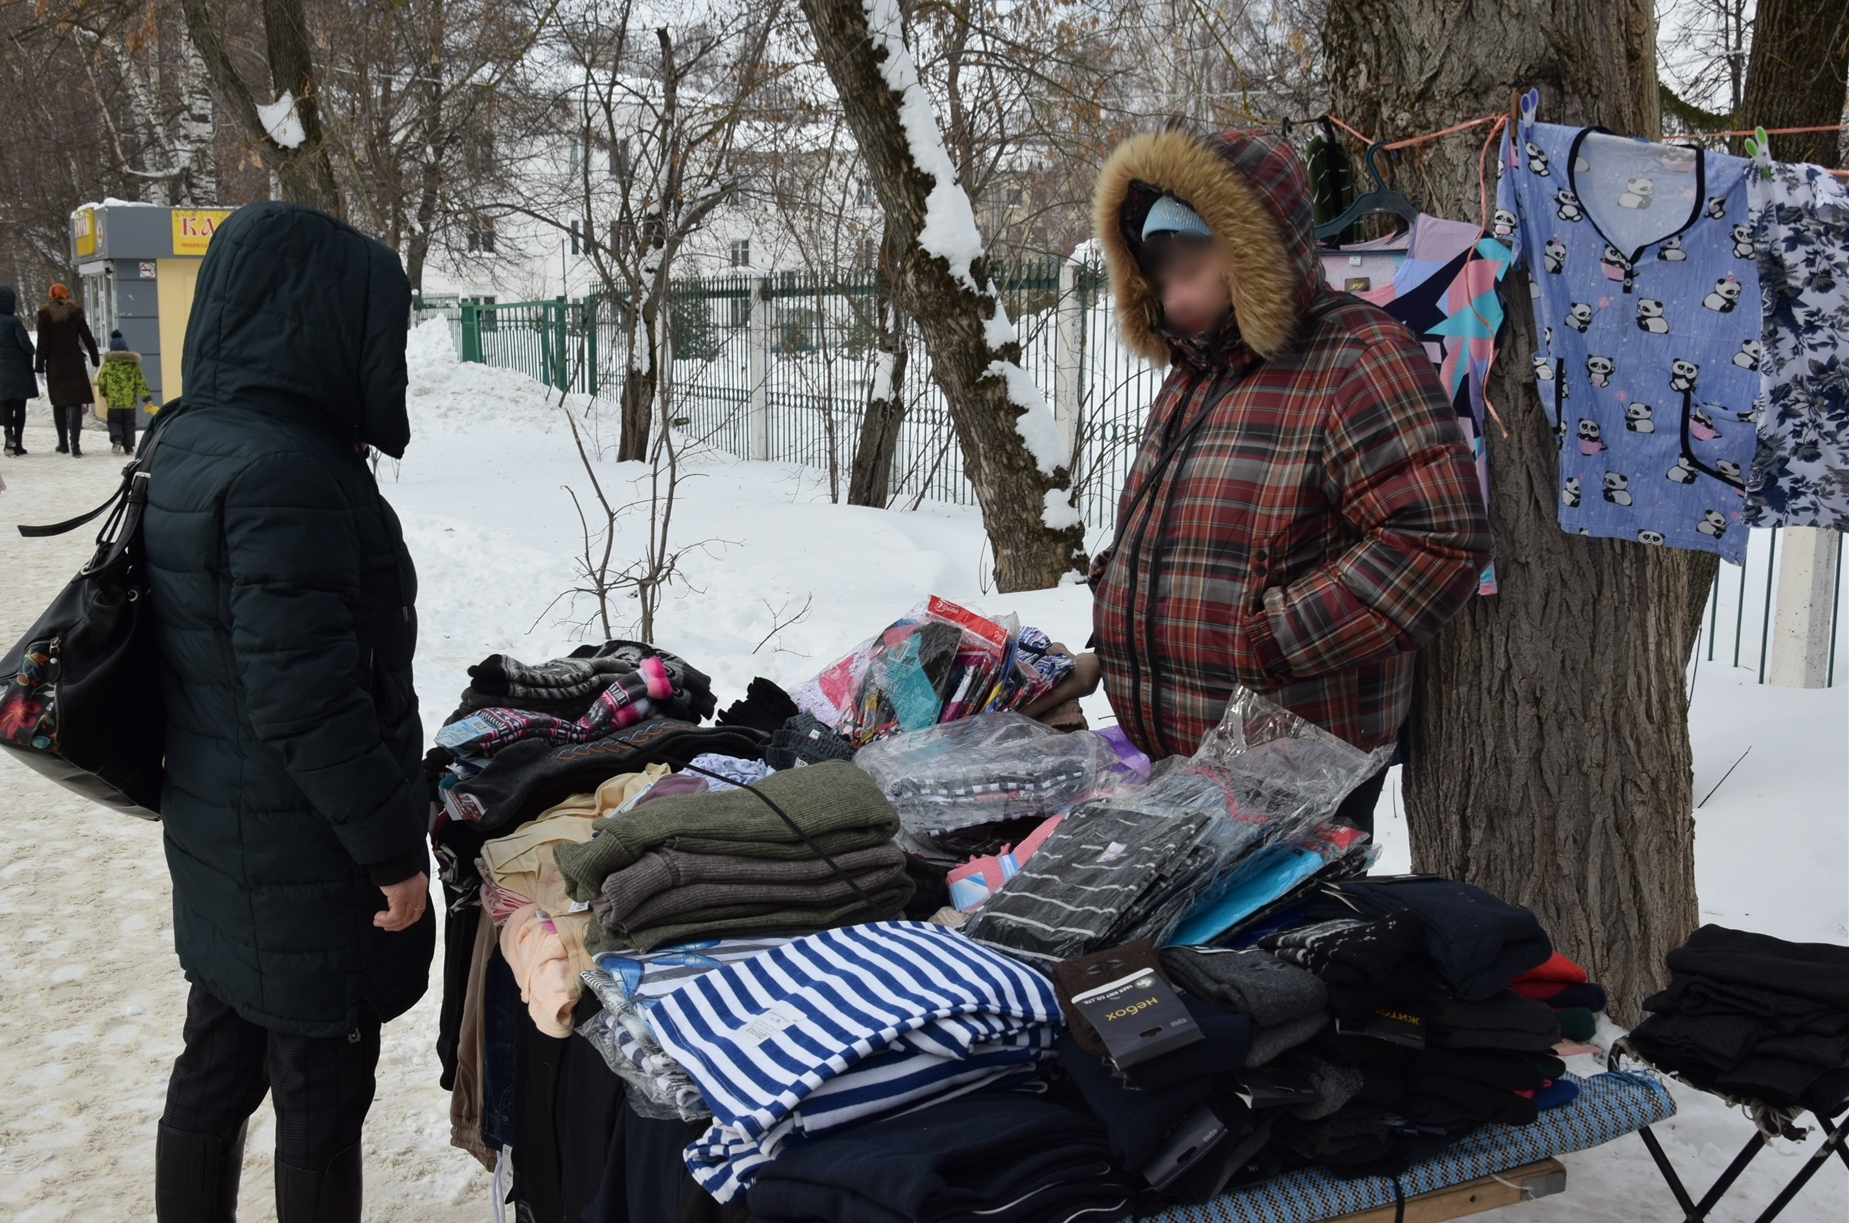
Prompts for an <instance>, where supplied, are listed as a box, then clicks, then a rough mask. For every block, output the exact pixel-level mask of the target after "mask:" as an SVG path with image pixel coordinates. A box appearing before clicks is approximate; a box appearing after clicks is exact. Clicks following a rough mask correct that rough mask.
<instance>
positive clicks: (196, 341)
mask: <svg viewBox="0 0 1849 1223" xmlns="http://www.w3.org/2000/svg"><path fill="white" fill-rule="evenodd" d="M410 318H411V284H410V281H408V280H407V279H406V278H405V274H404V268H403V266H402V265H400V263H399V261H398V256H397V255H396V254H394V253H393V252H392V251H391V250H390V249H389V248H387V247H385V246H382V245H381V244H379V243H378V242H375V241H373V240H372V239H371V238H368V237H367V236H366V235H364V234H362V233H360V231H359V230H357V229H354V228H353V227H352V226H350V225H347V224H344V223H343V222H340V221H337V220H335V219H334V218H333V217H330V216H328V215H327V214H326V213H323V212H318V211H316V210H315V209H313V208H305V207H303V206H301V205H299V204H285V203H281V202H278V201H269V202H266V203H261V204H252V205H249V206H247V207H244V208H240V209H238V210H237V211H236V212H234V213H232V214H231V215H230V216H229V217H227V218H226V219H225V221H224V223H223V224H222V225H220V226H219V227H218V231H217V232H216V233H215V234H214V235H213V236H212V245H211V246H210V247H209V248H208V249H207V251H206V255H205V259H204V260H203V261H202V262H201V263H200V267H199V282H198V286H197V288H196V289H195V291H194V295H193V310H192V314H191V316H190V317H189V319H188V320H187V324H186V347H185V350H184V352H183V354H182V356H181V374H182V376H183V377H184V379H185V383H186V395H185V398H186V402H187V403H188V404H190V405H193V406H195V407H205V406H212V405H215V406H219V407H225V408H235V409H238V410H243V411H258V412H267V413H272V414H277V415H286V416H291V417H296V418H299V419H302V420H309V421H314V422H317V423H320V424H324V425H326V426H327V427H329V428H331V429H333V430H334V431H336V432H337V433H338V434H339V435H340V436H341V437H342V438H345V439H351V440H353V441H356V442H364V443H366V444H367V445H369V446H374V447H377V448H378V449H380V450H382V451H384V452H385V453H386V454H389V455H391V456H392V457H393V458H399V457H402V456H403V454H404V448H405V443H406V442H408V441H409V440H410V438H411V424H410V419H409V418H408V416H407V415H406V413H405V383H406V374H405V355H404V352H405V337H406V334H407V332H408V330H409V328H410Z"/></svg>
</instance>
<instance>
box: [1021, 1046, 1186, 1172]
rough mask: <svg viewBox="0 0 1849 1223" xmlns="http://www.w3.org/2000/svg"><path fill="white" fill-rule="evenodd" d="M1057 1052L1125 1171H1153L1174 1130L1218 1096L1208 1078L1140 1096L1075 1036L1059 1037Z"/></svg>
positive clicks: (1112, 1068)
mask: <svg viewBox="0 0 1849 1223" xmlns="http://www.w3.org/2000/svg"><path fill="white" fill-rule="evenodd" d="M1057 1047H1058V1049H1059V1064H1060V1066H1061V1067H1062V1068H1064V1070H1065V1072H1066V1075H1067V1077H1068V1078H1070V1079H1071V1080H1072V1082H1073V1085H1074V1086H1076V1087H1077V1088H1078V1089H1079V1094H1080V1095H1081V1096H1083V1097H1084V1100H1085V1107H1086V1108H1088V1109H1090V1110H1091V1115H1092V1116H1094V1117H1096V1118H1097V1119H1098V1120H1099V1121H1100V1122H1102V1123H1103V1124H1104V1128H1105V1131H1106V1135H1107V1141H1108V1143H1109V1146H1110V1152H1111V1158H1112V1159H1114V1160H1115V1161H1116V1162H1117V1166H1118V1167H1120V1168H1128V1169H1131V1170H1132V1171H1140V1170H1141V1169H1142V1168H1144V1167H1146V1166H1148V1164H1149V1161H1150V1160H1151V1159H1154V1158H1155V1155H1156V1151H1157V1150H1158V1149H1159V1148H1160V1147H1161V1145H1162V1138H1163V1135H1165V1134H1167V1133H1168V1131H1169V1127H1171V1126H1172V1125H1174V1124H1175V1122H1177V1121H1179V1120H1180V1119H1181V1118H1182V1117H1183V1116H1184V1115H1186V1114H1187V1112H1188V1110H1190V1109H1192V1108H1193V1107H1194V1106H1195V1105H1196V1104H1201V1103H1204V1102H1205V1101H1206V1100H1207V1098H1208V1096H1209V1095H1211V1094H1212V1091H1213V1084H1212V1081H1211V1080H1209V1079H1206V1078H1195V1079H1188V1080H1186V1081H1184V1082H1181V1083H1177V1084H1175V1085H1174V1086H1172V1087H1166V1088H1163V1089H1161V1090H1151V1091H1141V1090H1138V1089H1137V1088H1135V1087H1132V1086H1131V1085H1130V1084H1129V1083H1127V1082H1125V1081H1124V1080H1123V1079H1121V1078H1119V1077H1117V1074H1116V1067H1115V1066H1114V1065H1112V1064H1111V1061H1110V1059H1109V1058H1105V1057H1100V1056H1099V1055H1097V1054H1096V1053H1089V1052H1087V1051H1086V1050H1085V1049H1084V1048H1083V1047H1082V1046H1080V1044H1079V1042H1078V1041H1076V1040H1074V1039H1073V1037H1072V1033H1071V1032H1062V1033H1060V1036H1059V1044H1058V1046H1057Z"/></svg>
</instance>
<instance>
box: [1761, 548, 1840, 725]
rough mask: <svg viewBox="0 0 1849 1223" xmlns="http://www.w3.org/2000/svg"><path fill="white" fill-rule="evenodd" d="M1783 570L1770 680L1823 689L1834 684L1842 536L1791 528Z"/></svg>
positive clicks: (1776, 615)
mask: <svg viewBox="0 0 1849 1223" xmlns="http://www.w3.org/2000/svg"><path fill="white" fill-rule="evenodd" d="M1782 534H1783V535H1784V537H1785V539H1784V542H1785V549H1784V556H1783V558H1782V560H1783V563H1782V564H1781V565H1780V566H1779V570H1778V604H1777V608H1778V610H1777V611H1776V612H1775V613H1774V619H1773V627H1772V667H1771V674H1770V675H1768V676H1767V679H1768V680H1769V681H1770V682H1771V683H1773V684H1776V685H1778V686H1779V687H1781V688H1822V687H1823V686H1824V685H1825V684H1827V683H1828V682H1829V666H1830V641H1831V639H1832V638H1833V637H1834V636H1835V630H1836V625H1835V624H1834V623H1832V621H1833V619H1834V617H1833V616H1832V615H1831V612H1832V610H1833V608H1832V604H1833V603H1834V601H1835V600H1834V595H1835V593H1836V590H1835V586H1836V553H1837V549H1838V548H1840V547H1842V536H1840V535H1838V534H1837V533H1836V532H1835V531H1825V530H1820V529H1818V528H1817V527H1786V528H1785V529H1784V531H1783V532H1782Z"/></svg>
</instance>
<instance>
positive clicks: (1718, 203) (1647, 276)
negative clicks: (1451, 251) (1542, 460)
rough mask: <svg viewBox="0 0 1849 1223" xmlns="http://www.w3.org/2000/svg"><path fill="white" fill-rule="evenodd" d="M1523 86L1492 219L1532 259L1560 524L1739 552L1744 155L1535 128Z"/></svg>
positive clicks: (1749, 304)
mask: <svg viewBox="0 0 1849 1223" xmlns="http://www.w3.org/2000/svg"><path fill="white" fill-rule="evenodd" d="M1532 97H1533V95H1532V94H1531V95H1530V98H1529V99H1525V100H1524V108H1523V110H1522V115H1521V120H1522V121H1521V124H1520V130H1519V131H1518V132H1517V133H1516V137H1515V140H1514V141H1513V142H1509V141H1505V142H1504V145H1503V153H1504V156H1503V168H1502V175H1501V182H1500V183H1499V185H1498V187H1497V205H1498V215H1497V218H1496V220H1497V225H1496V232H1497V233H1498V234H1499V235H1501V234H1503V233H1504V232H1505V231H1507V238H1508V240H1509V242H1510V243H1511V245H1512V247H1513V249H1514V253H1515V259H1516V263H1517V264H1518V265H1522V264H1525V265H1526V266H1527V267H1528V269H1529V276H1530V286H1531V287H1530V289H1529V292H1530V295H1531V296H1532V298H1533V305H1534V314H1535V334H1536V335H1537V336H1538V337H1539V338H1540V342H1541V350H1540V351H1539V352H1537V353H1535V354H1534V357H1533V360H1534V372H1535V378H1536V386H1537V388H1538V389H1539V391H1540V394H1541V402H1542V404H1543V406H1544V407H1546V408H1547V410H1548V411H1549V412H1550V413H1551V415H1552V418H1553V421H1554V427H1555V434H1556V436H1557V437H1558V438H1559V440H1560V482H1561V483H1560V526H1561V528H1562V529H1563V530H1566V531H1573V532H1577V533H1579V534H1581V535H1596V536H1603V537H1606V538H1613V539H1630V540H1637V541H1640V542H1643V543H1647V544H1665V545H1668V546H1670V547H1674V548H1699V549H1702V550H1705V551H1709V552H1718V553H1719V554H1720V555H1721V556H1722V557H1724V558H1726V559H1727V560H1730V561H1733V562H1735V563H1736V564H1737V563H1739V561H1740V560H1741V558H1742V557H1744V555H1745V553H1746V535H1747V529H1746V527H1745V525H1744V524H1743V522H1742V515H1743V512H1744V509H1745V494H1744V485H1743V476H1744V474H1745V472H1746V470H1747V468H1748V466H1749V465H1750V464H1751V462H1752V458H1753V450H1754V447H1755V445H1756V433H1755V429H1754V425H1753V423H1752V421H1753V398H1754V396H1755V395H1757V394H1758V392H1759V353H1760V344H1759V329H1760V302H1759V272H1758V266H1757V263H1756V262H1755V251H1754V247H1753V234H1752V230H1751V228H1750V226H1749V224H1748V221H1747V196H1746V180H1745V177H1744V173H1743V172H1744V170H1745V168H1746V165H1747V163H1746V161H1745V160H1744V159H1742V158H1738V157H1730V156H1726V155H1724V154H1717V153H1708V152H1704V151H1702V150H1699V149H1692V148H1686V147H1682V146H1675V145H1663V144H1651V143H1648V142H1646V141H1642V140H1636V139H1632V138H1629V137H1625V136H1614V135H1612V134H1610V133H1609V132H1605V131H1603V130H1600V129H1597V128H1571V127H1560V126H1558V125H1555V124H1551V123H1536V122H1534V120H1533V110H1532V106H1531V100H1532Z"/></svg>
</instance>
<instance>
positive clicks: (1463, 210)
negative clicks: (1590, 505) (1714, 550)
mask: <svg viewBox="0 0 1849 1223" xmlns="http://www.w3.org/2000/svg"><path fill="white" fill-rule="evenodd" d="M1651 27H1652V19H1651V9H1650V7H1649V4H1648V0H1624V2H1623V3H1621V4H1616V5H1610V4H1607V3H1605V0H1536V3H1533V4H1524V5H1522V6H1520V7H1519V9H1518V8H1517V7H1516V6H1513V5H1485V4H1477V3H1472V2H1471V0H1333V2H1332V4H1331V6H1330V10H1329V16H1328V24H1327V27H1326V29H1325V38H1324V46H1325V50H1326V53H1327V55H1328V58H1329V67H1330V76H1331V84H1332V93H1333V104H1334V108H1335V111H1336V113H1338V114H1340V115H1342V116H1343V117H1344V118H1345V119H1347V120H1348V121H1350V122H1351V123H1354V124H1355V125H1356V126H1357V127H1359V128H1360V129H1362V130H1363V131H1371V132H1375V133H1379V134H1380V136H1381V138H1386V139H1390V138H1393V137H1395V136H1402V135H1407V134H1411V133H1417V132H1423V131H1432V130H1436V129H1438V128H1441V127H1446V126H1448V125H1450V124H1452V123H1455V122H1457V121H1458V120H1459V119H1461V118H1464V117H1468V116H1474V115H1482V114H1497V113H1502V112H1505V111H1507V110H1508V108H1509V104H1510V99H1511V93H1512V91H1515V90H1519V89H1526V88H1527V87H1528V86H1530V85H1538V86H1539V87H1540V90H1541V115H1542V118H1543V119H1545V120H1548V121H1551V122H1557V123H1567V124H1591V123H1600V124H1604V125H1605V126H1606V127H1609V128H1611V129H1612V130H1614V131H1618V132H1626V133H1641V134H1653V133H1655V132H1656V131H1657V130H1658V113H1657V82H1656V72H1655V63H1654V50H1653V48H1654V35H1653V31H1652V28H1651ZM1458 48H1468V52H1469V53H1468V54H1458V53H1457V49H1458ZM1473 130H1474V132H1475V135H1474V138H1473V137H1472V136H1470V135H1459V136H1453V137H1447V138H1444V139H1441V140H1438V141H1435V142H1432V143H1429V144H1424V145H1419V146H1416V147H1415V148H1413V149H1410V150H1408V153H1407V158H1406V161H1405V163H1403V164H1402V171H1401V173H1400V176H1399V181H1400V185H1401V187H1402V188H1403V189H1405V190H1406V191H1407V192H1408V194H1409V195H1411V196H1412V197H1413V199H1414V201H1415V202H1416V203H1419V204H1420V205H1421V206H1422V207H1424V208H1426V209H1427V210H1428V211H1431V212H1434V213H1438V214H1441V215H1445V216H1451V217H1463V218H1469V219H1473V220H1474V219H1477V218H1478V217H1479V216H1480V215H1481V213H1480V211H1479V209H1480V207H1481V205H1480V201H1479V195H1478V190H1477V181H1478V180H1477V154H1478V150H1479V148H1480V147H1481V141H1482V137H1483V134H1484V132H1483V129H1481V128H1478V129H1473ZM1491 156H1492V157H1493V156H1494V154H1493V153H1492V154H1491ZM1408 171H1410V172H1408ZM1491 171H1492V173H1493V162H1492V163H1491ZM1491 190H1493V178H1492V179H1491ZM1490 204H1491V206H1492V207H1493V205H1494V201H1493V200H1492V201H1490ZM1505 297H1506V298H1507V300H1508V302H1509V306H1510V312H1509V313H1510V325H1509V329H1508V330H1507V331H1506V332H1505V334H1504V337H1503V347H1502V351H1503V353H1504V354H1505V355H1504V358H1503V359H1502V360H1500V361H1499V362H1497V365H1496V370H1495V374H1494V376H1493V377H1492V379H1491V382H1490V387H1489V397H1490V400H1491V402H1492V403H1493V404H1495V405H1496V406H1497V408H1498V409H1499V411H1500V414H1501V417H1502V420H1503V422H1504V424H1505V425H1506V427H1507V429H1508V436H1507V437H1506V438H1505V437H1503V436H1501V435H1500V433H1498V432H1497V431H1495V430H1493V429H1492V430H1491V433H1490V436H1489V438H1488V446H1489V454H1490V484H1491V490H1492V492H1491V500H1492V504H1491V507H1490V520H1491V525H1492V526H1493V528H1494V530H1495V537H1496V551H1495V558H1496V573H1497V577H1498V579H1499V581H1500V583H1501V589H1502V593H1500V594H1499V595H1496V596H1494V597H1491V598H1483V599H1474V600H1472V601H1471V603H1470V605H1469V606H1468V607H1467V608H1466V609H1465V610H1464V612H1463V613H1462V614H1461V615H1460V616H1459V617H1458V618H1457V619H1456V620H1455V621H1453V622H1452V624H1450V625H1449V626H1448V627H1447V628H1446V629H1445V630H1444V632H1442V633H1441V634H1440V635H1439V637H1438V639H1437V640H1436V641H1434V642H1433V643H1432V645H1431V646H1429V647H1428V648H1427V649H1426V650H1425V652H1424V654H1423V656H1422V657H1421V659H1420V663H1419V672H1418V687H1417V690H1416V697H1415V701H1414V706H1413V712H1412V716H1411V719H1410V722H1409V739H1410V742H1409V746H1410V758H1409V760H1408V761H1407V764H1406V770H1405V778H1404V781H1405V793H1406V798H1407V817H1408V822H1409V825H1410V828H1411V834H1412V844H1413V863H1414V867H1415V869H1418V870H1422V871H1432V872H1437V873H1441V874H1446V875H1451V876H1454V877H1457V878H1461V879H1468V880H1470V881H1472V882H1474V883H1477V884H1480V885H1482V886H1483V887H1486V888H1488V889H1489V890H1491V891H1493V892H1496V893H1498V894H1499V895H1502V896H1505V897H1507V898H1508V899H1510V900H1513V901H1515V902H1517V903H1519V904H1523V905H1527V906H1528V907H1530V908H1532V909H1533V910H1534V911H1535V912H1536V913H1537V914H1538V915H1539V916H1540V918H1541V921H1542V922H1543V924H1545V925H1546V927H1547V929H1548V930H1549V932H1550V933H1551V934H1552V935H1553V938H1554V941H1555V943H1556V944H1557V945H1558V946H1559V948H1560V950H1561V951H1562V952H1564V953H1565V954H1566V955H1568V956H1570V957H1572V958H1573V959H1575V960H1577V961H1579V962H1580V963H1581V964H1583V965H1585V966H1586V968H1587V969H1588V970H1590V971H1591V973H1592V976H1593V978H1594V979H1595V980H1597V981H1601V982H1603V983H1604V984H1605V986H1606V988H1607V989H1608V990H1609V992H1610V995H1611V1007H1610V1010H1611V1013H1612V1014H1613V1015H1614V1016H1615V1017H1616V1018H1618V1019H1619V1021H1620V1022H1635V1021H1636V1020H1638V1019H1639V1018H1641V1011H1640V1006H1639V1004H1640V1002H1641V1000H1642V999H1643V998H1644V996H1645V995H1647V994H1649V993H1650V992H1651V991H1652V990H1654V989H1656V988H1658V987H1659V986H1660V985H1661V984H1662V982H1663V980H1664V979H1665V972H1666V970H1665V968H1664V964H1663V958H1664V956H1665V954H1666V953H1668V952H1669V951H1670V950H1671V949H1673V948H1675V947H1676V946H1678V945H1680V944H1681V943H1682V941H1683V940H1684V939H1686V938H1687V936H1688V934H1689V932H1690V931H1692V930H1693V929H1694V927H1695V925H1696V922H1697V920H1698V910H1697V907H1696V901H1695V869H1694V868H1695V857H1694V818H1693V806H1694V804H1693V798H1692V793H1691V790H1692V776H1691V752H1690V748H1689V738H1688V723H1687V713H1686V700H1685V695H1684V688H1683V668H1684V666H1685V665H1686V663H1687V661H1688V658H1689V653H1690V651H1691V649H1692V648H1693V644H1694V636H1693V628H1694V625H1695V624H1696V623H1697V621H1696V620H1694V619H1693V618H1691V617H1690V616H1689V615H1688V614H1687V609H1688V607H1689V604H1690V602H1691V599H1692V596H1691V592H1690V587H1691V585H1692V584H1694V582H1695V580H1696V578H1695V576H1694V575H1693V573H1692V570H1693V569H1694V567H1695V566H1696V565H1697V564H1698V563H1699V562H1698V561H1697V558H1696V557H1695V555H1694V554H1692V553H1686V552H1676V551H1670V550H1666V549H1661V548H1651V547H1648V546H1646V545H1643V544H1635V543H1629V542H1622V541H1618V540H1606V539H1586V538H1581V537H1578V536H1574V535H1568V534H1565V533H1563V532H1562V531H1561V530H1560V528H1559V527H1558V526H1557V525H1556V511H1555V502H1556V500H1557V498H1558V496H1559V493H1558V488H1559V482H1558V479H1557V474H1558V459H1557V452H1556V448H1555V443H1554V439H1553V436H1552V431H1551V429H1550V428H1549V425H1548V421H1547V419H1546V416H1545V414H1544V412H1543V410H1542V407H1541V404H1540V400H1539V398H1538V396H1537V395H1536V394H1535V391H1534V384H1533V376H1532V373H1531V371H1530V368H1529V363H1528V361H1527V360H1526V356H1527V354H1528V353H1530V352H1532V351H1534V349H1535V347H1536V344H1535V337H1534V335H1533V333H1532V332H1533V325H1532V315H1531V312H1530V311H1529V308H1528V301H1529V298H1528V286H1527V281H1526V278H1525V277H1522V276H1519V275H1512V276H1511V277H1510V281H1509V283H1508V284H1507V285H1506V286H1505ZM1703 590H1704V591H1705V586H1704V587H1703Z"/></svg>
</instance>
